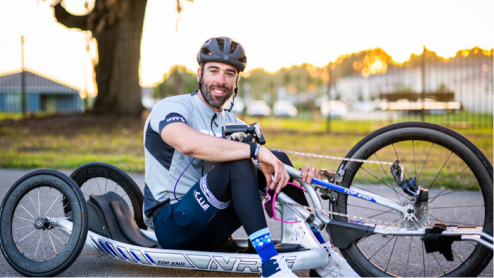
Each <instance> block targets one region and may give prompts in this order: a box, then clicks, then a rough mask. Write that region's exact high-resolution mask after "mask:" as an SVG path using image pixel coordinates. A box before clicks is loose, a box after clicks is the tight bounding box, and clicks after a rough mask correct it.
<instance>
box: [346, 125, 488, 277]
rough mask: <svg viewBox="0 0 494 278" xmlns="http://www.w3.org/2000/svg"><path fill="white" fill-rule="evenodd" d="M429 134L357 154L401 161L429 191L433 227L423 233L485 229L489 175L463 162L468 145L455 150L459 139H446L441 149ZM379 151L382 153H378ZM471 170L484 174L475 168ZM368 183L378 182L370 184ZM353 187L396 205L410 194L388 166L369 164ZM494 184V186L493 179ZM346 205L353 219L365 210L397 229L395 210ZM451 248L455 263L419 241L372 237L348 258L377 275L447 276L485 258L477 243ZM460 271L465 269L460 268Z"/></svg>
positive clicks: (368, 147)
mask: <svg viewBox="0 0 494 278" xmlns="http://www.w3.org/2000/svg"><path fill="white" fill-rule="evenodd" d="M400 132H401V133H403V131H400ZM429 133H430V131H427V132H426V135H427V136H423V135H419V134H412V135H410V134H409V135H406V134H405V135H404V134H396V135H395V137H396V140H394V141H388V142H373V143H371V144H369V145H366V146H365V147H363V148H362V150H360V151H358V152H357V153H356V155H357V156H359V157H360V158H368V159H372V160H378V161H387V162H393V161H394V160H396V159H399V160H400V163H401V164H402V165H403V166H404V167H405V169H406V170H405V171H406V172H405V173H406V174H405V175H406V176H405V177H406V178H410V177H416V178H417V180H418V182H417V184H418V185H419V186H422V187H423V188H426V189H429V204H430V207H431V210H430V217H429V222H430V225H429V224H428V223H427V221H425V224H426V225H424V226H423V227H421V228H430V227H431V225H433V224H434V223H435V222H443V223H446V225H448V226H451V225H460V226H476V227H483V226H484V223H485V216H486V207H485V201H484V197H483V196H482V193H481V191H480V186H479V180H478V179H482V178H485V173H482V171H481V169H480V168H482V165H481V164H478V163H477V162H476V161H475V159H472V158H470V157H467V158H465V157H464V155H465V154H466V153H469V151H468V150H466V148H465V147H464V146H463V145H461V144H459V145H458V144H457V145H455V143H451V144H452V145H451V144H449V143H450V142H449V141H452V142H453V141H454V140H451V138H449V137H447V138H446V137H444V135H442V136H443V137H444V138H446V139H447V140H446V141H448V142H446V144H445V146H442V145H443V143H444V142H442V140H443V139H444V138H443V139H441V140H436V139H434V138H435V137H434V136H432V137H430V134H429ZM400 138H401V139H400ZM407 138H414V139H413V140H408V139H407ZM430 138H433V139H432V140H431V139H430ZM376 140H377V141H379V139H376ZM380 140H383V138H381V139H380ZM402 140H403V141H402ZM400 141H402V142H400ZM379 145H384V147H383V148H382V149H380V147H377V146H379ZM376 149H379V151H377V152H374V150H376ZM452 149H453V150H452ZM354 157H355V156H354ZM472 165H475V166H476V167H474V168H479V169H471V166H472ZM407 175H408V176H407ZM367 181H374V182H373V183H370V184H369V183H368V182H367ZM483 182H486V181H483ZM351 184H352V186H351V187H350V188H359V189H364V190H369V191H373V192H375V191H376V190H377V191H378V192H379V194H381V195H383V196H386V197H390V198H393V199H397V200H399V199H400V198H403V196H405V195H406V194H405V193H404V192H403V191H402V190H401V188H399V187H398V186H396V185H395V183H394V179H393V177H392V176H391V174H390V171H389V166H386V167H383V166H382V165H370V164H365V165H363V166H362V167H361V168H360V169H359V170H358V172H357V173H356V174H355V176H354V177H353V181H351ZM490 184H491V186H492V180H490ZM347 204H348V207H347V208H348V209H347V213H348V214H350V215H352V214H353V215H354V214H357V215H361V214H362V212H361V211H362V208H365V210H364V212H365V214H364V216H365V217H367V218H372V219H378V220H382V221H387V222H391V223H394V224H398V219H399V217H398V215H397V213H396V212H395V211H392V210H388V209H386V208H383V207H382V206H377V205H373V204H370V203H368V202H363V201H361V200H358V199H355V198H350V197H348V198H347ZM357 210H360V211H359V212H357ZM491 217H492V215H491ZM488 232H489V231H488ZM490 233H492V227H491V229H490ZM452 247H453V253H454V255H455V261H453V262H449V261H447V260H446V259H445V258H444V256H443V255H442V254H439V253H437V252H435V253H426V252H425V248H424V247H423V243H422V241H421V239H420V238H419V237H384V236H380V235H373V236H370V237H368V238H364V239H362V240H360V241H359V242H358V243H357V244H356V248H357V249H358V251H356V250H355V248H353V249H354V251H349V255H350V256H353V257H360V258H361V259H360V261H362V258H363V257H365V260H367V261H368V263H363V264H366V268H368V267H371V268H374V270H373V273H372V274H373V275H374V274H379V275H382V274H387V275H396V276H443V275H446V274H453V273H458V272H455V271H462V268H465V265H462V264H463V262H465V261H466V260H467V259H468V258H469V257H472V258H473V257H479V256H481V254H480V253H482V252H480V251H479V249H481V248H477V244H476V243H472V242H455V243H453V246H452ZM484 251H485V250H484ZM369 263H370V264H369ZM459 266H461V267H460V268H458V267H459ZM457 268H458V269H457Z"/></svg>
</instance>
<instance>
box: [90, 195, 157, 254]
mask: <svg viewBox="0 0 494 278" xmlns="http://www.w3.org/2000/svg"><path fill="white" fill-rule="evenodd" d="M87 204H88V206H87V208H88V214H89V216H88V218H89V219H88V220H89V230H90V231H92V232H95V233H97V234H100V235H102V236H105V237H108V238H111V239H114V240H116V241H119V242H122V243H127V244H131V245H138V246H142V247H148V248H154V247H157V246H158V243H157V242H156V241H155V240H153V239H150V238H149V237H147V236H146V235H145V234H144V233H142V231H141V230H140V229H139V227H138V226H137V224H136V222H135V220H134V218H133V217H132V213H131V211H130V208H129V206H128V204H127V202H126V201H125V200H124V199H123V198H122V197H120V196H119V195H118V194H117V193H115V192H108V193H106V194H104V195H91V196H90V197H89V200H88V201H87Z"/></svg>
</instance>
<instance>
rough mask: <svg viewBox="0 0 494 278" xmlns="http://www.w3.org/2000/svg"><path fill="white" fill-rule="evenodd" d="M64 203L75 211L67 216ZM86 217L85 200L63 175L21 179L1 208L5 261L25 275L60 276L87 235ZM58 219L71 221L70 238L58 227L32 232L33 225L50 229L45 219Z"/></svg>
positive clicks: (41, 172)
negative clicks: (65, 218) (41, 224)
mask: <svg viewBox="0 0 494 278" xmlns="http://www.w3.org/2000/svg"><path fill="white" fill-rule="evenodd" d="M64 203H65V204H67V207H69V208H70V211H72V212H73V213H71V214H70V215H67V214H65V212H64V205H63V204H64ZM85 215H87V209H86V203H85V201H84V196H83V195H82V193H81V191H80V190H79V187H78V186H77V185H76V184H75V182H74V181H73V180H72V179H70V178H69V177H68V176H67V175H65V174H63V173H60V172H58V171H54V170H38V171H35V172H32V173H29V174H27V175H25V176H24V177H22V178H20V179H19V180H18V181H17V182H16V183H15V184H14V185H13V186H12V188H10V190H9V191H8V192H7V194H6V195H5V197H4V199H3V202H2V206H1V208H0V223H1V229H0V242H1V244H0V246H1V249H2V253H3V255H4V256H5V259H6V260H7V262H8V263H9V264H10V265H11V266H12V267H13V268H14V269H15V270H16V271H18V272H19V273H21V274H22V275H25V276H55V275H57V274H59V273H61V272H62V271H64V270H65V269H67V268H68V267H69V266H70V265H72V263H73V262H74V261H75V259H76V258H77V257H78V256H79V254H80V252H81V250H82V248H83V247H84V244H85V242H86V236H87V231H88V220H87V217H84V216H85ZM58 217H70V219H71V220H72V223H73V228H72V231H71V232H70V234H69V232H63V231H62V229H61V228H60V227H57V226H56V225H54V226H52V227H49V228H47V229H42V228H40V227H41V226H38V228H36V223H47V224H46V225H49V224H48V223H52V222H51V221H49V219H51V218H58ZM43 226H44V225H43ZM44 227H45V228H46V227H47V226H44Z"/></svg>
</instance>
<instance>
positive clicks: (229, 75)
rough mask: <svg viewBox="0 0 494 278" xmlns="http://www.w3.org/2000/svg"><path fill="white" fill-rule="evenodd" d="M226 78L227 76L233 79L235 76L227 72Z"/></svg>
mask: <svg viewBox="0 0 494 278" xmlns="http://www.w3.org/2000/svg"><path fill="white" fill-rule="evenodd" d="M226 76H228V77H234V76H235V74H234V73H233V72H227V73H226Z"/></svg>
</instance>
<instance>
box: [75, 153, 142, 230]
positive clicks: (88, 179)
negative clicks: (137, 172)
mask: <svg viewBox="0 0 494 278" xmlns="http://www.w3.org/2000/svg"><path fill="white" fill-rule="evenodd" d="M70 177H71V178H72V179H73V180H74V181H75V182H76V183H77V185H79V187H80V188H81V191H82V193H83V194H84V196H85V198H86V201H87V199H89V196H90V195H103V194H105V193H107V192H110V191H113V192H115V193H117V194H119V195H120V196H121V197H122V198H123V199H124V200H125V201H126V202H127V204H128V205H129V207H130V210H131V212H132V214H133V216H134V220H135V221H136V224H137V226H138V227H139V228H141V229H145V228H146V226H145V224H144V220H143V215H142V203H143V200H144V196H143V194H142V191H141V189H140V188H139V186H138V185H137V184H136V182H135V181H134V180H133V179H132V178H131V177H130V176H129V175H128V174H127V173H125V172H124V171H122V170H121V169H120V168H118V167H116V166H114V165H111V164H108V163H103V162H91V163H87V164H84V165H82V166H80V167H79V168H77V169H76V170H75V171H74V172H72V174H70Z"/></svg>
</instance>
